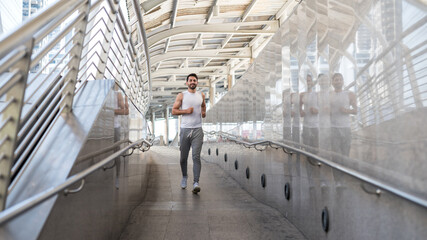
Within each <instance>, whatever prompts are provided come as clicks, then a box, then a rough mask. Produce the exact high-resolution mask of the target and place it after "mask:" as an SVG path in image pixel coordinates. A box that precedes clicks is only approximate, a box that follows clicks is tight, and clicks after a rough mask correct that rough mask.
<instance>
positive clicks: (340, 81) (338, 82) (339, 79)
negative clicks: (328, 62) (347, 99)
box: [332, 75, 344, 89]
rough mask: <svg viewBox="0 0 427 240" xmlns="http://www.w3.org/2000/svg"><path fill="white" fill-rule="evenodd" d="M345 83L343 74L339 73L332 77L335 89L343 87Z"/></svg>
mask: <svg viewBox="0 0 427 240" xmlns="http://www.w3.org/2000/svg"><path fill="white" fill-rule="evenodd" d="M343 84H344V79H342V76H340V75H337V76H335V77H334V78H333V79H332V86H333V87H334V88H335V89H341V88H342V87H343Z"/></svg>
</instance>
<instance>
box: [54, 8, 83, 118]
mask: <svg viewBox="0 0 427 240" xmlns="http://www.w3.org/2000/svg"><path fill="white" fill-rule="evenodd" d="M79 11H82V12H84V13H85V18H84V19H83V20H82V21H81V22H80V23H78V24H77V25H76V28H75V32H76V33H75V34H79V36H78V37H76V38H75V40H73V45H74V46H75V47H74V48H73V50H72V51H71V56H72V57H73V59H72V60H71V61H70V63H69V67H70V71H71V73H70V74H69V76H68V78H67V79H64V82H65V84H66V85H67V86H66V87H65V89H64V91H63V92H62V95H63V96H62V97H63V98H66V99H65V100H64V101H63V102H62V104H61V106H60V108H62V107H63V106H65V107H64V111H65V112H71V111H72V105H73V99H74V92H75V88H76V83H77V75H78V72H79V66H80V64H81V55H82V51H83V45H84V40H85V37H86V27H87V23H88V18H89V13H90V1H87V2H86V4H85V5H83V6H82V7H81V9H80V10H79Z"/></svg>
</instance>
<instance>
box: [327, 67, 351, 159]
mask: <svg viewBox="0 0 427 240" xmlns="http://www.w3.org/2000/svg"><path fill="white" fill-rule="evenodd" d="M332 86H333V87H334V91H333V92H332V93H331V95H330V102H331V146H332V151H334V152H335V153H339V154H341V155H343V156H349V154H350V147H351V119H350V114H356V113H357V104H356V95H355V94H354V93H353V92H351V91H347V90H346V91H344V90H343V86H344V79H343V76H342V74H341V73H335V74H334V75H333V76H332Z"/></svg>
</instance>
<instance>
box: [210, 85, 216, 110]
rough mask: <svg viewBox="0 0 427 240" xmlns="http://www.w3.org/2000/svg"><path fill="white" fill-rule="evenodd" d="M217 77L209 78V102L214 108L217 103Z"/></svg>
mask: <svg viewBox="0 0 427 240" xmlns="http://www.w3.org/2000/svg"><path fill="white" fill-rule="evenodd" d="M214 80H215V78H209V103H210V107H211V108H212V107H213V105H214V104H215V83H214Z"/></svg>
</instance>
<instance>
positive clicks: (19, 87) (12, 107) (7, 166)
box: [0, 38, 34, 210]
mask: <svg viewBox="0 0 427 240" xmlns="http://www.w3.org/2000/svg"><path fill="white" fill-rule="evenodd" d="M33 46H34V39H33V38H30V39H29V40H28V41H27V42H26V43H25V44H24V47H25V51H26V54H25V55H24V56H23V57H22V58H21V59H20V60H19V61H18V62H17V63H16V64H15V65H14V66H13V67H11V68H10V69H9V70H10V72H17V74H16V76H15V77H16V78H19V79H18V81H17V82H16V83H15V84H14V85H13V86H12V87H11V88H10V89H9V91H8V92H7V93H6V94H5V100H6V102H8V101H11V102H12V104H9V105H8V106H7V107H6V108H5V109H4V111H3V113H2V114H1V127H0V153H1V154H0V210H4V209H5V206H6V199H7V192H8V187H9V183H10V176H11V169H12V166H13V162H14V151H15V146H16V141H17V135H18V131H19V128H20V118H21V112H22V106H23V101H24V94H25V88H26V85H27V78H28V72H29V68H30V62H31V54H32V50H33ZM11 81H13V79H12V80H11Z"/></svg>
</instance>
